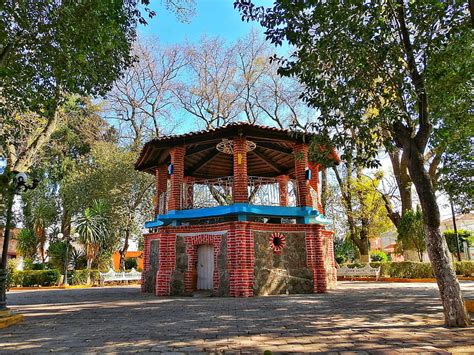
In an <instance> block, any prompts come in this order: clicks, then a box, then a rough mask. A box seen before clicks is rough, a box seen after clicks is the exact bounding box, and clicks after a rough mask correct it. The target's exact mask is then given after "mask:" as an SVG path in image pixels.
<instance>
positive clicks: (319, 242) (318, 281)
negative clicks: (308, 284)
mask: <svg viewBox="0 0 474 355" xmlns="http://www.w3.org/2000/svg"><path fill="white" fill-rule="evenodd" d="M314 261H315V272H316V275H315V276H316V277H315V279H314V290H315V291H316V292H317V293H325V292H326V291H327V279H326V278H327V275H326V268H325V260H324V252H323V236H322V231H321V227H319V226H318V227H316V229H315V231H314Z"/></svg>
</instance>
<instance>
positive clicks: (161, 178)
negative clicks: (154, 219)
mask: <svg viewBox="0 0 474 355" xmlns="http://www.w3.org/2000/svg"><path fill="white" fill-rule="evenodd" d="M155 177H156V197H155V200H156V204H155V214H159V204H160V195H161V194H162V193H163V192H166V190H167V185H168V167H167V166H166V165H159V166H158V167H157V168H156V170H155Z"/></svg>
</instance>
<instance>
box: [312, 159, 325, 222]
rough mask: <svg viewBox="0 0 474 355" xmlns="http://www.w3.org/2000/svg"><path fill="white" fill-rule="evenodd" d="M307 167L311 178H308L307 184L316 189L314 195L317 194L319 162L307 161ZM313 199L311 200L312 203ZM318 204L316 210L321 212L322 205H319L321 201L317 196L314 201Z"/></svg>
mask: <svg viewBox="0 0 474 355" xmlns="http://www.w3.org/2000/svg"><path fill="white" fill-rule="evenodd" d="M308 164H309V168H310V169H311V173H312V174H311V180H309V185H310V186H311V187H312V188H313V190H314V191H316V195H317V196H319V186H318V184H319V164H317V163H314V162H309V163H308ZM314 202H315V201H313V203H314ZM316 202H317V204H318V211H319V213H321V214H323V213H324V211H323V207H322V205H321V201H320V199H319V197H318V201H316Z"/></svg>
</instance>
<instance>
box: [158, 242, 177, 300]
mask: <svg viewBox="0 0 474 355" xmlns="http://www.w3.org/2000/svg"><path fill="white" fill-rule="evenodd" d="M159 253H160V254H159V257H158V260H159V266H158V272H157V274H156V289H155V294H156V295H157V296H169V295H170V283H171V274H172V273H173V271H174V269H175V265H176V235H175V234H162V235H161V238H160V246H159Z"/></svg>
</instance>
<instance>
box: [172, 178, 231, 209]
mask: <svg viewBox="0 0 474 355" xmlns="http://www.w3.org/2000/svg"><path fill="white" fill-rule="evenodd" d="M233 184H234V177H233V176H224V177H220V178H215V179H196V180H194V181H192V182H188V183H184V184H183V186H182V190H181V193H182V195H181V208H182V209H192V208H204V207H216V206H226V205H231V204H232V201H233V198H232V189H233Z"/></svg>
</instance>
